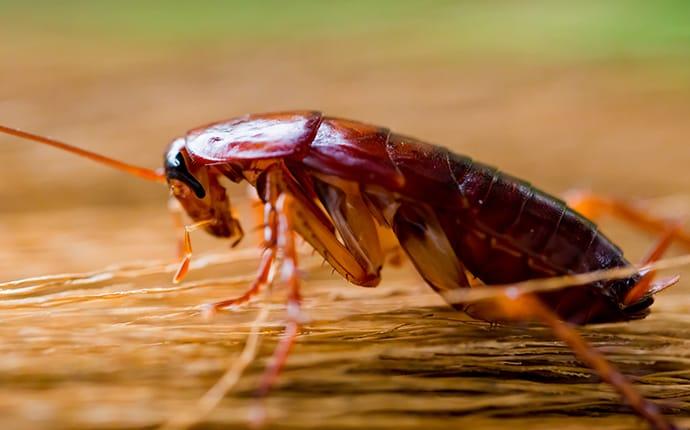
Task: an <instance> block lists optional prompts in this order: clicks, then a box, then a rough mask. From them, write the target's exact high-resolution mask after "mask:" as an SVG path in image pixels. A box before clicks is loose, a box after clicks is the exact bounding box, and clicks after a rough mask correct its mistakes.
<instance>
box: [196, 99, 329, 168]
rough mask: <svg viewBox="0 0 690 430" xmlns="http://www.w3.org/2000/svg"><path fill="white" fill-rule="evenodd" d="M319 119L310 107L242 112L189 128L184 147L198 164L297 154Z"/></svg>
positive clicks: (303, 149)
mask: <svg viewBox="0 0 690 430" xmlns="http://www.w3.org/2000/svg"><path fill="white" fill-rule="evenodd" d="M320 123H321V113H320V112H313V111H294V112H278V113H263V114H253V115H246V116H243V117H239V118H234V119H231V120H228V121H222V122H217V123H214V124H210V125H208V126H205V127H200V128H197V129H194V130H191V131H190V132H189V133H187V135H186V136H185V141H186V143H185V147H186V148H187V150H188V151H189V153H190V155H191V156H192V158H193V159H194V161H196V162H198V163H199V164H219V163H223V162H227V161H232V160H262V159H269V158H284V157H289V156H298V155H300V154H306V152H307V151H308V150H309V144H310V143H311V142H312V140H314V137H315V136H316V132H317V130H318V129H319V124H320Z"/></svg>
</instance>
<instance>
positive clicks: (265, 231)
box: [205, 168, 281, 317]
mask: <svg viewBox="0 0 690 430" xmlns="http://www.w3.org/2000/svg"><path fill="white" fill-rule="evenodd" d="M280 173H281V172H280V170H279V169H275V168H274V169H271V170H269V171H268V172H267V174H266V182H265V189H264V190H263V193H264V195H265V196H266V203H264V204H262V209H263V214H262V219H263V220H262V221H261V223H262V228H261V234H262V239H261V241H262V245H261V246H262V247H263V248H264V251H263V253H262V255H261V262H260V263H259V269H258V271H257V275H256V279H255V280H254V282H252V285H251V286H250V287H249V289H248V290H247V291H245V292H244V293H243V294H242V295H241V296H239V297H236V298H232V299H228V300H222V301H219V302H216V303H212V304H210V305H208V306H207V308H206V311H205V314H206V316H207V317H210V316H212V315H213V314H214V313H215V312H217V311H220V310H222V309H224V308H227V307H230V306H237V305H241V304H244V303H246V302H248V301H249V299H251V298H252V297H253V296H255V295H256V294H257V293H259V291H261V288H262V287H263V286H264V285H267V284H269V283H270V275H271V267H272V266H273V263H274V262H275V258H276V240H277V237H278V232H277V230H278V225H277V219H276V207H275V205H276V199H277V196H278V192H279V191H278V180H279V176H280ZM254 195H255V196H256V199H257V200H259V199H258V196H257V195H256V193H254ZM259 201H260V200H259Z"/></svg>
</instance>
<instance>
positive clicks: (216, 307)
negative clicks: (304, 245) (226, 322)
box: [204, 247, 276, 317]
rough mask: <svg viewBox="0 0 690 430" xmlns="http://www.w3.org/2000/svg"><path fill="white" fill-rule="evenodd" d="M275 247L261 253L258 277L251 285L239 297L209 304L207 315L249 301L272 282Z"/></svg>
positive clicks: (206, 310)
mask: <svg viewBox="0 0 690 430" xmlns="http://www.w3.org/2000/svg"><path fill="white" fill-rule="evenodd" d="M275 252H276V251H275V249H274V247H269V248H266V249H265V250H264V252H263V253H262V254H261V262H260V263H259V269H258V270H257V274H256V279H255V280H254V282H252V284H251V286H250V287H249V288H248V289H247V291H245V292H244V293H242V295H240V296H239V297H235V298H232V299H226V300H221V301H219V302H215V303H211V304H209V305H208V306H207V307H206V309H205V312H204V313H205V315H206V316H207V317H211V316H213V315H214V314H215V313H216V312H218V311H220V310H222V309H225V308H229V307H232V306H239V305H242V304H245V303H247V302H248V301H249V300H250V299H251V298H252V297H254V296H256V295H257V294H259V292H260V291H261V288H262V287H264V286H265V285H268V284H269V283H270V274H271V267H272V266H273V262H274V261H275Z"/></svg>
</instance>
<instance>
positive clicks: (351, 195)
mask: <svg viewBox="0 0 690 430" xmlns="http://www.w3.org/2000/svg"><path fill="white" fill-rule="evenodd" d="M314 185H315V187H314V188H315V191H316V193H317V195H318V196H319V198H320V201H321V203H322V204H323V206H324V208H325V209H326V212H328V215H329V216H330V217H331V220H332V222H333V225H334V226H335V228H336V230H337V231H338V233H339V234H340V237H341V238H342V242H343V244H344V245H345V247H346V248H347V249H348V250H349V251H350V252H351V253H352V254H353V255H354V257H355V259H357V261H359V263H360V265H361V266H362V267H363V268H364V269H365V270H366V272H367V273H368V275H369V276H370V277H378V276H379V273H380V272H381V267H382V266H383V261H384V254H383V251H382V249H381V242H380V240H379V230H378V227H377V225H376V221H374V218H373V217H372V215H371V213H370V211H369V209H368V208H367V206H366V203H365V202H364V200H363V198H362V195H361V193H360V191H359V187H358V186H354V185H352V184H348V183H341V184H338V183H336V184H331V183H327V182H324V181H320V180H315V181H314Z"/></svg>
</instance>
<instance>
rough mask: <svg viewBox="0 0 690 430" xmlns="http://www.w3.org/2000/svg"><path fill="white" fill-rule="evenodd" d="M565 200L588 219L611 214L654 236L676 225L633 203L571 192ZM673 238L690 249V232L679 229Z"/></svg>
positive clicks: (588, 193) (584, 192)
mask: <svg viewBox="0 0 690 430" xmlns="http://www.w3.org/2000/svg"><path fill="white" fill-rule="evenodd" d="M565 200H566V202H567V203H568V206H570V207H571V208H572V209H574V210H575V211H577V212H579V213H580V214H582V215H584V216H586V217H587V218H590V219H596V218H599V217H600V216H602V215H607V214H610V215H613V216H615V217H617V218H620V219H623V220H625V221H627V222H629V223H631V224H633V225H635V226H637V227H639V228H641V229H643V230H646V231H648V232H650V233H654V234H663V233H665V232H667V231H668V230H669V227H670V226H672V225H675V224H676V223H674V222H672V221H669V220H668V219H664V218H661V217H658V216H655V215H654V214H652V213H650V212H649V211H647V210H645V209H644V208H641V207H639V206H636V205H634V204H632V203H629V202H626V201H623V200H619V199H614V198H611V197H602V196H598V195H596V194H594V193H590V192H587V191H580V190H575V191H570V192H568V193H566V196H565ZM672 236H673V237H672V238H673V240H674V241H676V242H677V243H679V244H681V245H682V246H684V247H686V248H688V249H690V231H688V230H684V229H681V228H678V229H677V230H675V231H674V233H673V235H672Z"/></svg>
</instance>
